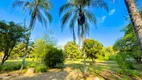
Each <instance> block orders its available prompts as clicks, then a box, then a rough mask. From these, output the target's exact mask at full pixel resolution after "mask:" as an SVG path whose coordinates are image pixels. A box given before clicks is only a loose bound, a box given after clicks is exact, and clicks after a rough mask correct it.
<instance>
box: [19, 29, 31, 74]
mask: <svg viewBox="0 0 142 80" xmlns="http://www.w3.org/2000/svg"><path fill="white" fill-rule="evenodd" d="M30 35H31V30H30V32H29V33H28V38H27V42H26V49H25V54H24V56H23V58H22V65H21V69H20V70H21V71H22V70H23V68H24V65H25V59H26V57H27V54H28V46H29V40H30Z"/></svg>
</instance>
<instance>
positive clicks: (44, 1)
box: [12, 0, 52, 69]
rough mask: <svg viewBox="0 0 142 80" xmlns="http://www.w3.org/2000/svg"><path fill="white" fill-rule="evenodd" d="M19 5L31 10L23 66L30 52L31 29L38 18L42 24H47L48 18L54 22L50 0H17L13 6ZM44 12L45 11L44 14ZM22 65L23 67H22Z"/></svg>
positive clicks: (24, 9)
mask: <svg viewBox="0 0 142 80" xmlns="http://www.w3.org/2000/svg"><path fill="white" fill-rule="evenodd" d="M15 6H19V7H22V8H23V11H27V10H28V11H29V15H30V17H31V18H30V25H29V30H30V31H29V34H28V38H27V42H26V44H27V46H26V52H25V56H24V57H23V60H22V67H23V66H24V63H25V58H26V55H27V53H28V46H29V39H30V35H31V31H32V29H33V28H34V25H35V22H36V20H38V21H39V22H40V23H41V24H44V25H45V26H47V19H48V20H49V22H50V23H51V22H52V16H51V14H50V13H49V10H51V2H50V0H27V1H24V0H23V1H22V0H16V1H15V2H14V3H13V5H12V7H15ZM42 13H44V15H45V16H46V17H45V16H44V15H43V14H42ZM22 67H21V69H22Z"/></svg>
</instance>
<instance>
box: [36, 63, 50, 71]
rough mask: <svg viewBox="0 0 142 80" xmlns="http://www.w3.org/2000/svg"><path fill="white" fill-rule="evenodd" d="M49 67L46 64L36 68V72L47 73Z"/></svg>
mask: <svg viewBox="0 0 142 80" xmlns="http://www.w3.org/2000/svg"><path fill="white" fill-rule="evenodd" d="M47 69H48V67H47V66H45V65H44V64H41V65H37V66H36V72H47Z"/></svg>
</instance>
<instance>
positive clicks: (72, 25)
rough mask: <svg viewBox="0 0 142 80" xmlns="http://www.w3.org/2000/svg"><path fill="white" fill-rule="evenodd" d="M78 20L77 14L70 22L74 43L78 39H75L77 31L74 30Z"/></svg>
mask: <svg viewBox="0 0 142 80" xmlns="http://www.w3.org/2000/svg"><path fill="white" fill-rule="evenodd" d="M76 20H77V13H76V12H75V13H74V15H73V17H72V19H71V20H70V25H69V26H70V30H71V31H72V33H73V40H74V42H75V43H76V37H75V30H74V27H75V23H76Z"/></svg>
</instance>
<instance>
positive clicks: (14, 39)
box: [0, 21, 27, 65]
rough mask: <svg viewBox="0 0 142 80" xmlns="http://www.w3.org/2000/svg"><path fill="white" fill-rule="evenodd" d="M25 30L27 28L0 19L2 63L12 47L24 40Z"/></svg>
mask: <svg viewBox="0 0 142 80" xmlns="http://www.w3.org/2000/svg"><path fill="white" fill-rule="evenodd" d="M26 32H27V29H26V28H25V27H22V26H21V25H19V24H15V23H14V22H9V23H6V22H4V21H0V51H3V53H4V56H3V59H2V65H3V64H4V62H5V61H6V60H7V59H8V58H9V56H10V54H11V51H12V50H13V48H14V47H15V46H16V45H17V44H18V43H19V42H22V41H25V35H26Z"/></svg>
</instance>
